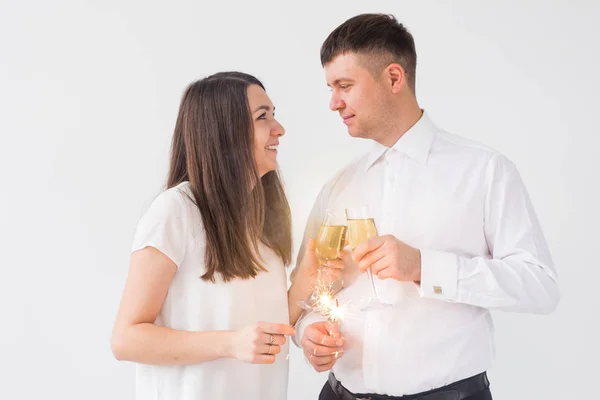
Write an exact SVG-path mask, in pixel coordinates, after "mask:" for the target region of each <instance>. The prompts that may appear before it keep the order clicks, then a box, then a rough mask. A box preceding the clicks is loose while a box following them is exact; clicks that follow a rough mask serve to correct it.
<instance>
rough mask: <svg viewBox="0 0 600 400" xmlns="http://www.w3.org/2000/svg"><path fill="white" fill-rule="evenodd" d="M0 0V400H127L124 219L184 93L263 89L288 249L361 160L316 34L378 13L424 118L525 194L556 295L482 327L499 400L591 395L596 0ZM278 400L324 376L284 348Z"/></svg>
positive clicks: (150, 178) (596, 269)
mask: <svg viewBox="0 0 600 400" xmlns="http://www.w3.org/2000/svg"><path fill="white" fill-rule="evenodd" d="M239 3H240V4H234V3H232V2H230V1H219V2H214V1H211V2H201V1H197V0H196V1H191V0H190V1H183V0H172V1H169V2H166V1H163V2H149V1H121V0H119V1H116V0H104V1H100V0H98V1H90V0H88V1H66V0H55V1H16V0H15V1H7V0H1V1H0V133H1V140H0V184H1V196H0V246H1V248H0V249H1V252H0V263H1V266H2V275H1V278H0V304H1V306H2V312H1V314H0V316H1V321H2V322H1V324H2V325H1V329H0V360H1V362H0V365H2V372H1V375H0V376H1V378H0V398H1V399H11V400H12V399H40V398H61V399H89V400H92V399H132V398H133V397H134V366H133V365H132V364H130V363H121V362H117V361H115V360H114V359H113V357H112V355H111V352H110V345H109V339H110V333H111V328H112V324H113V320H114V317H115V313H116V310H117V307H118V302H119V300H120V295H121V290H122V288H123V284H124V281H125V277H126V273H127V266H128V256H129V247H130V244H131V240H132V234H133V231H134V229H135V225H136V223H137V221H138V218H139V217H140V215H141V213H142V212H143V211H144V210H145V208H146V207H147V206H148V205H149V202H150V201H151V200H152V199H153V198H154V196H156V195H157V194H158V193H159V191H160V190H161V188H162V185H163V184H164V180H165V177H166V170H167V165H168V151H169V144H170V137H171V134H172V130H173V127H174V122H175V117H176V113H177V108H178V105H179V100H180V97H181V94H182V92H183V90H184V88H185V86H186V85H187V84H188V83H189V82H191V81H192V80H195V79H198V78H201V77H204V76H206V75H207V74H210V73H213V72H216V71H219V70H229V69H235V70H241V71H244V72H249V73H252V74H255V75H256V76H257V77H259V78H260V79H262V80H263V82H264V84H265V85H266V87H267V91H268V93H269V95H270V96H271V99H272V100H273V102H274V103H275V105H276V107H277V114H278V119H279V120H280V122H281V123H282V124H283V125H284V126H285V127H286V128H287V134H286V136H285V137H284V138H283V139H282V140H281V146H280V153H279V160H280V164H281V170H282V173H283V175H284V178H285V182H286V185H287V190H288V194H289V199H290V202H291V206H292V210H293V218H294V237H295V244H296V245H298V243H299V241H300V238H301V234H302V230H303V228H304V222H305V219H306V217H307V215H308V212H309V209H310V207H311V206H312V202H313V200H314V199H315V196H316V194H317V192H318V190H319V189H320V187H321V185H322V184H323V183H324V182H325V180H326V179H327V178H328V177H330V176H331V175H332V174H333V172H334V170H336V169H337V168H339V167H341V166H342V165H343V164H345V163H346V162H347V161H349V160H350V159H351V158H352V157H353V156H355V155H356V154H358V153H359V152H361V151H363V150H364V149H366V148H367V145H368V143H367V142H364V141H361V140H353V139H351V138H349V137H348V135H347V133H346V130H345V127H344V125H343V124H342V123H341V121H340V119H339V117H338V116H337V115H336V114H335V113H332V112H330V111H329V110H328V97H329V92H328V90H327V88H326V86H325V82H324V74H323V71H322V68H321V66H320V63H319V48H320V45H321V43H322V41H323V40H324V39H325V37H326V36H327V34H328V33H329V32H330V31H331V30H332V29H334V28H335V27H336V26H337V25H338V24H339V23H341V22H343V21H344V20H345V19H346V18H348V17H351V16H353V15H355V14H357V13H361V12H373V11H375V12H388V13H393V14H395V15H396V16H397V17H398V18H399V19H400V20H401V21H403V22H404V23H405V24H406V25H407V26H408V28H409V29H410V30H411V31H412V33H413V34H414V36H415V40H416V45H417V51H418V55H419V61H418V73H417V92H418V100H419V102H420V105H421V106H422V107H423V108H425V109H426V110H427V111H428V112H429V114H430V115H431V117H432V118H433V120H434V121H435V122H436V123H437V124H438V125H439V126H440V127H442V128H444V129H446V130H448V131H450V132H453V133H456V134H459V135H463V136H465V137H468V138H471V139H474V140H476V141H479V142H482V143H485V144H486V145H489V146H491V147H494V148H496V149H497V150H499V151H501V152H503V153H504V154H505V155H507V156H508V157H509V158H510V159H512V160H513V161H514V162H515V163H516V164H517V166H518V168H519V170H520V172H521V174H522V176H523V178H524V180H525V182H526V184H527V187H528V189H529V191H530V195H531V198H532V200H533V203H534V206H535V207H536V210H537V212H538V215H539V218H540V220H541V223H542V226H543V228H544V232H545V234H546V237H547V240H548V242H549V245H550V248H551V251H552V254H553V257H554V260H555V262H556V265H557V269H558V273H559V279H560V287H561V292H562V299H561V303H560V305H559V307H558V310H557V311H556V312H555V313H554V314H551V315H548V316H533V315H518V314H509V313H495V314H494V316H495V321H496V325H497V354H498V355H497V360H496V362H495V364H494V367H493V369H492V370H491V371H490V373H489V375H490V379H491V381H492V388H493V393H494V398H495V399H501V400H502V399H510V400H518V399H576V398H591V397H590V396H593V393H595V392H596V393H597V391H594V389H593V388H594V387H596V386H597V376H598V372H599V370H600V366H599V361H598V360H600V351H599V345H598V338H600V328H599V324H598V317H599V316H600V310H599V308H600V307H599V305H600V301H599V300H598V298H599V290H598V289H599V288H600V266H599V265H598V261H597V260H598V256H597V255H596V254H595V252H594V250H593V248H594V246H597V245H598V243H597V242H598V239H599V236H600V235H599V234H598V228H599V226H600V213H599V211H598V209H599V204H600V192H599V191H598V182H599V179H598V175H599V171H600V161H599V159H600V155H599V151H598V144H599V143H598V134H599V133H600V132H599V129H598V123H597V117H596V116H595V114H596V113H597V111H598V105H599V104H598V92H599V90H600V78H599V73H600V68H599V67H600V56H599V45H598V37H600V28H599V27H598V24H597V21H598V19H599V18H600V7H599V6H598V5H597V4H598V3H597V2H593V1H588V2H586V1H573V0H570V1H566V0H565V1H556V0H554V1H552V2H550V1H523V0H519V1H516V0H511V1H507V0H503V1H486V2H480V1H475V0H472V1H462V2H450V1H441V0H440V1H394V2H391V1H390V2H383V1H368V2H365V1H360V2H356V3H352V2H349V1H344V2H333V1H319V2H314V3H310V2H277V3H275V2H272V3H268V2H266V1H255V2H239ZM290 364H291V368H290V381H289V383H290V384H289V399H290V400H300V399H315V398H316V394H317V393H318V392H319V390H320V387H321V386H322V384H323V382H324V380H325V378H326V375H325V374H317V373H316V372H314V371H312V370H311V369H310V367H309V366H308V365H307V363H306V362H305V361H304V360H303V359H302V357H301V353H300V352H299V351H298V350H297V349H296V348H293V349H292V354H291V359H290Z"/></svg>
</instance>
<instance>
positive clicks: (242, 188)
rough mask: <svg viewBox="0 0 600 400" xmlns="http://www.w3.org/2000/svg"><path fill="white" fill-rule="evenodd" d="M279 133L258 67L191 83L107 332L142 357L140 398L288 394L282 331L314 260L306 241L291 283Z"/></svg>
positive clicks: (119, 348) (288, 331)
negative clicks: (164, 180) (164, 177)
mask: <svg viewBox="0 0 600 400" xmlns="http://www.w3.org/2000/svg"><path fill="white" fill-rule="evenodd" d="M283 134H284V129H283V127H282V126H281V125H280V124H279V123H278V122H277V121H276V120H275V117H274V106H273V104H272V103H271V100H270V99H269V97H268V96H267V94H266V92H265V90H264V86H263V85H262V84H261V82H260V81H258V80H257V79H256V78H254V77H253V76H250V75H247V74H243V73H239V72H224V73H218V74H215V75H212V76H209V77H207V78H205V79H202V80H200V81H197V82H194V83H192V84H191V85H190V86H189V87H188V88H187V90H186V92H185V94H184V96H183V99H182V101H181V105H180V109H179V115H178V118H177V123H176V126H175V132H174V136H173V143H172V152H171V164H170V171H169V178H168V184H167V186H168V189H167V190H166V191H164V192H163V193H162V194H160V195H159V196H158V197H157V198H156V199H155V200H154V202H153V203H152V205H151V207H150V209H149V210H148V211H147V212H146V213H145V214H144V216H143V217H142V218H141V220H140V222H139V224H138V227H137V231H136V234H135V237H134V243H133V248H132V255H131V261H130V270H129V275H128V278H127V283H126V286H125V289H124V292H123V297H122V300H121V305H120V308H119V312H118V315H117V318H116V322H115V326H114V330H113V336H112V350H113V353H114V355H115V357H116V358H117V359H119V360H128V361H134V362H136V363H138V364H137V398H138V399H153V400H155V399H157V400H158V399H161V400H162V399H165V400H167V399H168V400H192V399H194V400H197V399H238V398H243V399H257V400H258V399H260V400H267V399H274V400H275V399H276V400H281V399H285V398H286V392H287V375H288V363H287V353H288V344H287V342H286V336H289V335H292V334H293V333H294V330H293V328H292V326H290V323H291V324H294V323H295V321H296V319H297V318H298V316H299V315H300V313H301V310H300V309H299V308H298V307H297V306H296V303H297V302H298V301H299V300H303V299H306V298H308V297H309V296H310V290H311V283H312V280H314V275H315V272H316V265H317V263H316V260H315V258H314V247H312V246H309V250H308V251H307V255H308V256H309V257H305V258H306V259H307V261H306V262H304V261H303V265H301V267H300V268H299V271H300V274H297V275H296V276H295V278H294V282H293V284H292V286H291V288H290V290H289V292H287V284H286V282H287V279H286V273H285V267H284V265H286V264H289V263H290V259H291V250H292V249H291V248H292V240H291V227H290V226H291V223H290V210H289V206H288V202H287V199H286V197H285V193H284V190H283V187H282V184H281V181H280V179H279V175H278V173H277V146H278V144H279V139H280V137H281V136H283ZM288 296H289V308H288ZM252 364H259V365H252Z"/></svg>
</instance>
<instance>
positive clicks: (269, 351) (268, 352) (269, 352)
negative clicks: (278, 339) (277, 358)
mask: <svg viewBox="0 0 600 400" xmlns="http://www.w3.org/2000/svg"><path fill="white" fill-rule="evenodd" d="M272 346H273V345H272V344H270V345H269V350H268V351H267V354H271V347H272Z"/></svg>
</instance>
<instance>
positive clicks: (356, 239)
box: [346, 206, 391, 311]
mask: <svg viewBox="0 0 600 400" xmlns="http://www.w3.org/2000/svg"><path fill="white" fill-rule="evenodd" d="M346 218H347V220H348V241H349V242H350V247H351V248H352V251H354V250H355V249H356V247H358V245H359V244H361V243H363V242H365V241H366V240H367V239H369V238H371V237H375V236H377V235H378V233H377V227H376V226H375V219H374V217H373V211H372V210H371V207H370V206H361V207H352V208H347V209H346ZM367 275H368V276H369V282H370V283H371V299H370V300H369V304H367V305H366V306H365V307H363V308H362V309H361V310H362V311H372V310H379V309H382V308H385V307H388V306H391V304H388V303H384V302H383V301H381V300H380V299H379V296H378V295H377V290H376V289H375V281H374V280H373V272H372V271H371V267H369V268H368V269H367Z"/></svg>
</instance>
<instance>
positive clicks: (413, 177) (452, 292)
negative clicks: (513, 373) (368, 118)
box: [294, 112, 559, 396]
mask: <svg viewBox="0 0 600 400" xmlns="http://www.w3.org/2000/svg"><path fill="white" fill-rule="evenodd" d="M364 204H369V205H371V206H372V208H373V210H374V212H375V222H376V225H377V227H378V229H379V234H380V235H383V234H392V235H394V236H395V237H396V238H398V239H399V240H402V241H404V242H405V243H407V244H409V245H410V246H413V247H415V248H419V249H420V250H421V269H422V271H421V284H420V286H419V285H417V284H415V283H413V282H399V281H396V280H393V279H387V280H379V279H378V278H377V277H375V285H376V287H377V291H378V294H379V296H380V298H381V299H382V300H383V301H385V302H388V303H391V304H393V307H390V308H387V309H384V310H378V311H371V312H362V311H360V308H361V307H362V306H364V305H365V304H366V302H367V301H368V300H369V296H370V292H369V281H368V276H367V274H365V273H362V274H361V273H358V269H357V266H356V264H353V263H350V262H348V260H346V261H347V262H346V269H345V271H346V272H345V277H344V286H345V288H344V289H342V290H341V291H340V292H339V294H338V297H339V300H340V301H341V302H342V303H347V304H348V307H349V312H348V314H347V316H346V319H345V320H344V321H343V322H342V323H341V327H340V328H341V332H342V335H343V336H344V337H345V338H346V344H345V347H344V350H345V353H344V355H343V356H342V357H341V358H340V359H339V360H338V361H337V363H336V364H335V365H334V367H333V372H334V374H335V376H336V378H337V379H338V380H339V381H340V382H341V383H342V384H343V385H344V386H345V387H346V388H347V389H348V390H350V391H352V392H354V393H378V394H388V395H394V396H401V395H405V394H413V393H418V392H423V391H426V390H431V389H433V388H437V387H441V386H444V385H447V384H449V383H452V382H456V381H458V380H461V379H464V378H468V377H470V376H473V375H476V374H478V373H480V372H483V371H485V370H487V369H488V368H489V367H490V364H491V362H492V359H493V358H494V341H493V332H494V326H493V323H492V318H491V315H490V312H489V309H502V310H509V311H517V312H530V313H548V312H551V311H552V310H553V309H554V308H555V307H556V304H557V302H558V299H559V292H558V287H557V275H556V271H555V269H554V266H553V263H552V259H551V256H550V252H549V250H548V247H547V244H546V241H545V239H544V236H543V233H542V231H541V229H540V225H539V223H538V220H537V218H536V215H535V212H534V210H533V208H532V205H531V202H530V200H529V196H528V194H527V191H526V189H525V186H524V184H523V182H522V180H521V177H520V176H519V173H518V172H517V169H516V168H515V166H514V164H513V163H512V162H511V161H509V160H508V159H507V158H506V157H504V156H502V155H501V154H499V153H498V152H496V151H494V150H492V149H489V148H487V147H485V146H482V145H480V144H477V143H474V142H472V141H469V140H466V139H463V138H461V137H458V136H455V135H452V134H449V133H447V132H444V131H442V130H440V129H439V128H437V127H436V126H435V125H434V124H433V122H432V121H431V120H430V118H429V117H428V115H427V113H426V112H424V113H423V116H422V117H421V118H420V120H419V121H418V122H417V123H416V124H415V125H414V126H413V127H412V128H411V129H410V130H408V131H407V132H406V133H405V134H404V135H403V136H402V137H401V138H400V139H399V140H398V141H397V142H396V144H394V146H393V147H391V148H387V147H384V146H382V145H380V144H376V145H375V147H374V148H373V150H372V151H370V152H369V153H367V154H366V155H364V156H362V157H359V158H358V159H356V160H355V161H353V162H352V163H350V164H349V165H348V166H347V167H346V168H345V169H343V170H342V171H341V172H340V173H338V174H337V175H336V176H335V178H334V179H332V180H331V181H330V182H328V183H327V184H326V185H325V186H324V187H323V189H322V191H321V193H320V194H319V196H318V198H317V200H316V203H315V205H314V207H313V210H312V212H311V214H310V217H309V220H308V222H307V226H306V230H305V236H304V239H305V240H304V241H303V242H304V243H305V242H306V240H307V238H308V237H315V235H316V233H317V230H318V228H319V225H320V223H321V219H322V216H323V213H324V211H325V210H327V209H334V210H341V211H342V212H343V210H344V208H346V207H351V206H358V205H364ZM302 247H304V246H302ZM302 254H304V249H303V248H301V249H300V252H299V257H298V258H299V261H300V258H301V256H302ZM322 319H323V318H322V317H321V316H318V315H315V314H311V315H308V316H306V317H305V318H304V319H302V320H301V321H300V323H299V324H298V327H297V329H296V335H297V336H296V337H295V338H294V340H295V342H296V343H300V339H301V337H302V334H303V331H304V328H305V327H306V326H307V325H308V324H310V323H312V322H314V321H316V320H322Z"/></svg>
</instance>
